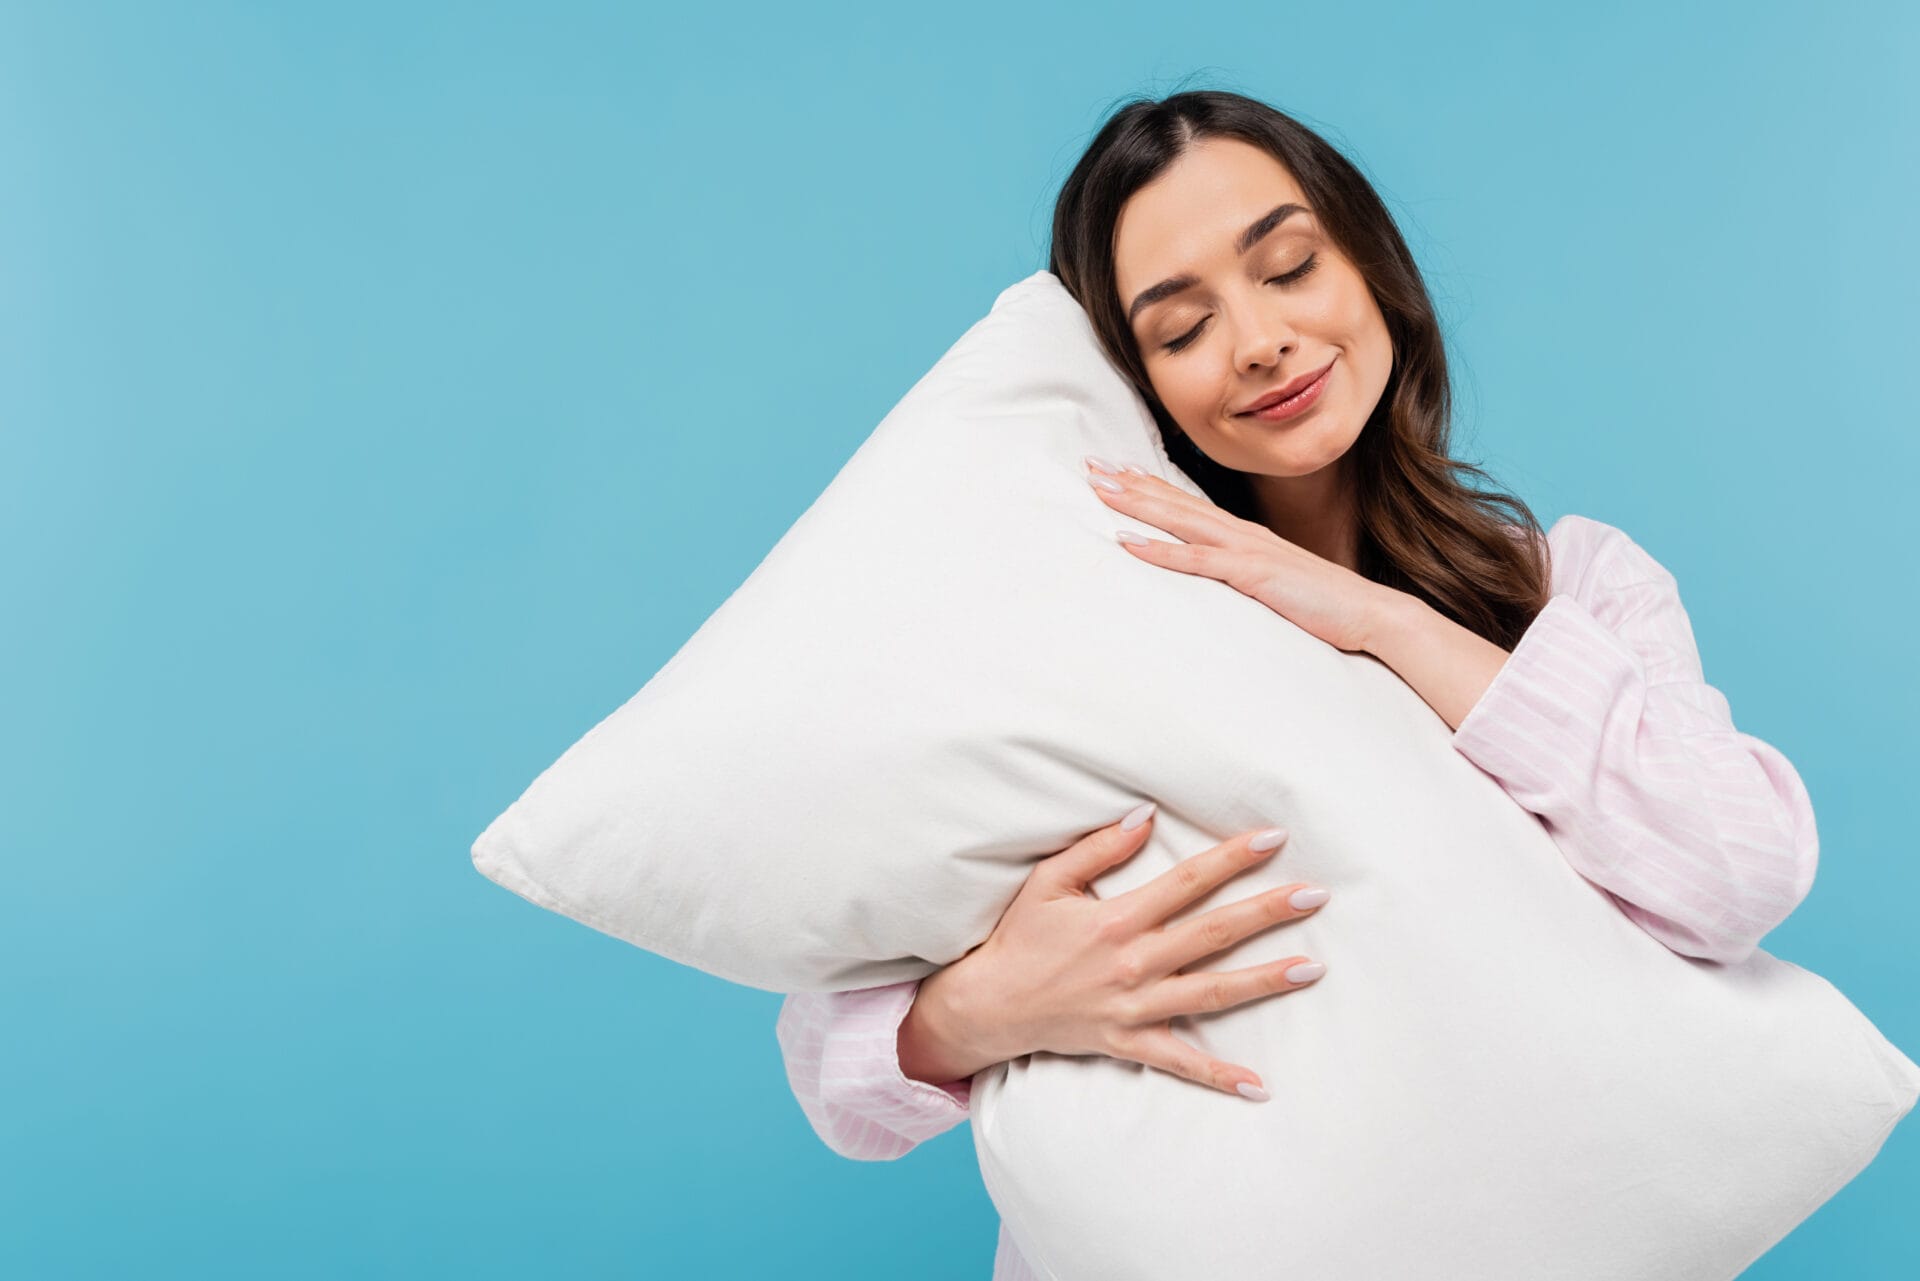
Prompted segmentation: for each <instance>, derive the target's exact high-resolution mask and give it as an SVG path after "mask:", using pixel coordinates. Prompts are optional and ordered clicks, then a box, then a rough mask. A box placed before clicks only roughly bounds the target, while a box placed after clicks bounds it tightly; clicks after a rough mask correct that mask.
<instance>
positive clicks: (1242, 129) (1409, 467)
mask: <svg viewBox="0 0 1920 1281" xmlns="http://www.w3.org/2000/svg"><path fill="white" fill-rule="evenodd" d="M1206 137H1226V138H1238V139H1240V140H1242V141H1244V142H1248V143H1251V144H1253V145H1254V146H1257V147H1260V148H1262V149H1263V150H1265V151H1267V152H1268V153H1270V154H1271V155H1272V156H1273V157H1274V158H1275V159H1276V160H1278V161H1279V162H1280V163H1281V164H1282V165H1284V166H1285V167H1286V169H1287V171H1288V172H1289V173H1291V174H1292V175H1293V178H1294V181H1295V182H1297V183H1299V185H1300V189H1301V190H1302V191H1303V192H1304V193H1305V194H1306V197H1307V200H1308V202H1309V204H1311V206H1312V207H1313V209H1314V211H1315V212H1316V213H1317V214H1318V216H1319V218H1320V221H1321V224H1322V225H1323V226H1324V227H1325V228H1326V231H1327V233H1328V235H1330V236H1331V237H1332V238H1333V241H1334V243H1335V244H1337V245H1339V246H1340V250H1341V252H1342V253H1344V254H1345V255H1346V256H1347V258H1348V259H1349V260H1350V261H1351V262H1352V263H1353V264H1354V265H1355V267H1356V268H1357V269H1358V270H1359V271H1360V273H1361V275H1362V276H1363V277H1364V278H1365V279H1366V281H1367V284H1368V287H1369V288H1370V289H1371V290H1372V292H1373V296H1374V301H1375V302H1376V304H1377V305H1378V306H1379V308H1380V311H1381V314H1382V315H1383V316H1384V317H1385V319H1386V324H1387V332H1388V333H1389V334H1390V335H1391V337H1392V340H1393V371H1392V373H1391V374H1390V375H1389V377H1388V380H1387V385H1386V388H1385V390H1384V391H1382V393H1381V395H1380V402H1379V404H1378V405H1377V406H1376V407H1375V409H1374V412H1373V415H1372V417H1370V418H1369V419H1368V420H1367V423H1366V425H1365V426H1364V427H1363V428H1362V429H1361V432H1360V435H1359V438H1358V439H1357V440H1355V441H1354V444H1353V447H1352V449H1351V450H1350V451H1349V454H1348V456H1349V458H1350V459H1351V463H1352V466H1353V479H1354V485H1355V500H1356V506H1357V511H1358V515H1359V524H1360V563H1359V571H1360V572H1361V573H1362V574H1363V575H1365V576H1366V577H1367V578H1370V579H1372V580H1374V581H1376V582H1380V583H1385V584H1386V585H1388V586H1390V587H1393V588H1396V589H1398V590H1401V591H1405V592H1409V593H1411V594H1413V595H1415V596H1418V597H1420V598H1421V599H1423V600H1425V601H1426V602H1427V603H1428V604H1430V605H1432V606H1433V607H1434V608H1435V609H1437V610H1439V611H1440V612H1441V613H1442V614H1444V615H1446V616H1447V617H1448V618H1451V619H1453V620H1454V621H1455V622H1457V623H1459V624H1460V625H1461V626H1463V627H1466V628H1468V629H1469V630H1471V631H1473V632H1475V633H1476V634H1478V635H1480V636H1483V637H1485V638H1487V639H1488V640H1490V641H1493V642H1494V643H1495V644H1497V645H1499V646H1500V647H1501V648H1503V649H1512V648H1513V647H1514V645H1515V644H1517V643H1518V641H1519V639H1520V635H1521V633H1522V632H1524V631H1525V630H1526V629H1527V627H1528V625H1529V624H1531V623H1532V621H1533V619H1534V616H1535V615H1537V614H1538V613H1539V612H1540V610H1541V609H1542V608H1543V607H1544V606H1545V605H1546V602H1547V596H1548V591H1549V586H1550V582H1551V579H1550V577H1549V566H1548V562H1547V550H1546V537H1545V533H1544V532H1543V531H1542V530H1541V528H1540V522H1539V521H1538V520H1536V519H1535V518H1534V515H1533V512H1532V510H1531V509H1530V508H1529V507H1528V506H1527V505H1526V503H1524V502H1522V501H1521V500H1520V499H1519V498H1518V497H1515V496H1514V495H1511V494H1508V493H1506V492H1504V491H1502V490H1500V489H1498V488H1497V487H1495V486H1494V485H1493V484H1492V478H1491V477H1490V476H1488V474H1487V473H1486V472H1484V471H1482V470H1481V469H1480V468H1478V467H1475V466H1473V465H1472V464H1470V463H1465V462H1460V461H1457V460H1455V459H1454V458H1452V457H1451V456H1450V455H1449V451H1448V438H1449V430H1450V423H1451V420H1452V413H1453V400H1452V389H1451V384H1450V383H1449V381H1448V377H1447V355H1446V344H1445V341H1444V339H1443V338H1442V336H1441V333H1440V325H1439V322H1438V321H1437V319H1436V318H1435V316H1434V310H1433V304H1432V302H1431V301H1430V300H1429V298H1428V297H1427V288H1426V283H1425V281H1423V280H1422V279H1421V277H1420V270H1419V268H1418V267H1417V266H1415V264H1414V260H1413V255H1412V253H1410V252H1409V251H1408V249H1407V245H1406V241H1405V240H1403V239H1402V238H1401V235H1400V229H1399V228H1398V227H1397V226H1395V224H1394V221H1393V217H1392V215H1391V214H1389V213H1388V212H1387V209H1386V206H1385V205H1384V204H1382V203H1381V200H1380V197H1379V196H1378V195H1377V194H1376V193H1375V191H1374V189H1373V186H1372V184H1370V183H1369V182H1368V181H1367V180H1366V179H1365V178H1364V177H1362V176H1361V174H1360V172H1359V170H1358V169H1356V168H1355V167H1354V166H1353V164H1352V163H1350V162H1349V161H1348V160H1347V158H1346V157H1345V156H1343V155H1341V154H1340V152H1339V151H1337V150H1336V149H1335V148H1334V147H1333V146H1332V145H1331V144H1330V143H1328V142H1327V141H1326V140H1325V139H1323V138H1321V137H1320V136H1319V135H1318V134H1316V133H1314V132H1313V131H1312V130H1310V129H1308V128H1307V127H1306V126H1305V125H1302V124H1301V123H1299V122H1298V121H1296V120H1294V119H1293V118H1292V117H1290V116H1287V115H1285V114H1283V113H1281V112H1280V111H1277V110H1275V109H1274V108H1273V107H1270V106H1268V105H1267V104H1266V103H1263V102H1260V101H1257V100H1255V99H1253V98H1248V97H1244V96H1242V95H1240V94H1237V93H1228V92H1224V91H1220V90H1195V91H1191V92H1185V93H1176V94H1173V95H1171V96H1169V97H1166V98H1161V99H1158V100H1155V99H1149V98H1135V99H1132V100H1130V101H1128V102H1126V103H1124V104H1123V105H1122V106H1121V107H1120V108H1119V110H1117V111H1116V112H1115V113H1114V114H1113V115H1112V116H1110V117H1109V118H1108V120H1107V122H1106V123H1105V124H1104V125H1102V126H1101V128H1100V131H1099V133H1098V134H1097V135H1096V136H1095V137H1094V140H1093V142H1092V143H1091V144H1090V145H1089V146H1088V148H1087V150H1086V153H1085V154H1084V155H1083V156H1081V157H1080V160H1079V163H1078V164H1076V165H1075V166H1074V169H1073V172H1072V173H1071V174H1070V175H1069V176H1068V177H1067V180H1066V184H1065V185H1064V186H1063V187H1062V188H1061V191H1060V197H1059V199H1058V200H1057V201H1056V202H1055V204H1054V210H1053V245H1052V249H1051V252H1050V255H1049V262H1048V264H1047V268H1048V270H1049V271H1051V272H1052V273H1053V274H1054V275H1055V276H1056V277H1058V278H1059V280H1060V282H1061V283H1062V284H1063V285H1065V286H1066V288H1067V292H1068V293H1070V294H1071V295H1072V296H1073V297H1074V299H1075V300H1076V301H1078V302H1079V303H1080V305H1081V307H1082V308H1083V309H1084V310H1085V311H1086V313H1087V316H1088V318H1089V319H1090V320H1091V321H1092V324H1093V329H1094V332H1095V333H1096V334H1097V335H1098V336H1099V339H1100V343H1101V345H1102V346H1103V347H1104V348H1105V349H1106V351H1107V354H1108V356H1109V357H1110V358H1111V359H1112V360H1113V362H1114V363H1115V364H1116V365H1117V366H1118V367H1119V368H1120V369H1121V370H1122V371H1123V372H1124V373H1125V374H1126V376H1127V378H1128V379H1129V380H1130V381H1131V382H1132V383H1133V385H1134V387H1135V389H1136V390H1138V391H1139V393H1140V394H1141V396H1142V397H1144V398H1145V400H1146V402H1147V405H1148V406H1149V408H1151V409H1152V411H1153V416H1154V419H1155V421H1157V422H1158V423H1159V426H1160V432H1161V436H1162V438H1163V440H1164V441H1165V443H1166V445H1167V452H1168V454H1169V456H1170V457H1172V459H1173V461H1174V462H1175V463H1176V464H1177V465H1178V466H1179V467H1180V469H1181V470H1182V471H1184V472H1186V473H1187V475H1188V476H1190V477H1192V478H1193V480H1194V483H1195V484H1197V485H1199V486H1200V488H1201V489H1202V490H1204V491H1205V492H1206V494H1207V496H1208V497H1209V498H1211V499H1212V500H1213V501H1214V502H1215V503H1216V504H1218V505H1219V506H1220V507H1221V508H1223V509H1225V510H1226V511H1228V512H1230V513H1232V514H1233V515H1235V516H1239V517H1241V518H1242V519H1245V520H1254V521H1258V520H1260V516H1259V514H1258V511H1257V508H1256V506H1255V503H1254V491H1253V486H1252V483H1251V480H1250V478H1249V476H1248V474H1247V473H1245V472H1241V471H1237V470H1235V469H1233V468H1231V467H1226V466H1223V465H1221V464H1219V463H1217V462H1215V461H1214V460H1213V459H1211V458H1209V457H1208V456H1207V455H1206V454H1205V453H1203V452H1201V450H1200V448H1199V447H1198V446H1197V445H1195V444H1194V443H1193V441H1192V440H1191V439H1189V438H1188V436H1187V435H1186V433H1185V432H1183V431H1181V430H1180V426H1179V424H1178V423H1176V422H1174V421H1173V418H1172V416H1171V415H1170V414H1168V413H1167V411H1166V408H1165V406H1163V405H1162V404H1161V403H1160V399H1159V397H1157V396H1156V395H1154V391H1153V385H1152V383H1151V382H1150V381H1149V380H1148V377H1147V372H1146V365H1145V363H1144V362H1143V361H1142V359H1141V357H1140V352H1139V348H1138V345H1137V344H1136V342H1135V340H1134V337H1133V331H1132V328H1131V326H1129V325H1128V324H1127V319H1126V316H1125V314H1124V313H1123V312H1122V310H1121V305H1120V299H1119V297H1118V294H1117V285H1116V283H1115V275H1114V255H1113V244H1114V227H1115V225H1116V224H1117V223H1118V222H1119V219H1120V210H1121V207H1122V206H1123V205H1125V204H1126V202H1127V198H1128V197H1129V196H1131V195H1132V194H1133V193H1134V192H1135V191H1137V190H1139V189H1140V188H1141V187H1143V186H1145V185H1146V184H1147V183H1149V182H1151V181H1153V179H1154V178H1156V177H1157V176H1159V174H1160V173H1161V172H1162V171H1164V170H1165V169H1166V168H1167V167H1168V166H1169V165H1171V164H1172V163H1173V161H1174V160H1175V159H1176V158H1178V157H1179V156H1180V155H1181V153H1182V152H1183V151H1184V150H1185V149H1186V148H1187V147H1188V146H1189V145H1190V144H1191V143H1192V142H1193V141H1194V140H1195V139H1198V138H1206ZM1467 477H1475V478H1478V479H1479V480H1481V481H1485V482H1487V484H1486V485H1485V486H1484V487H1475V486H1473V485H1470V484H1468V483H1467V482H1466V480H1465V479H1464V478H1467Z"/></svg>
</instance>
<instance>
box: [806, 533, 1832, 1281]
mask: <svg viewBox="0 0 1920 1281" xmlns="http://www.w3.org/2000/svg"><path fill="white" fill-rule="evenodd" d="M1547 546H1548V550H1549V555H1550V559H1551V566H1552V597H1551V599H1550V600H1549V601H1548V603H1547V605H1546V607H1545V608H1544V609H1543V610H1542V611H1541V612H1540V614H1539V616H1538V617H1536V618H1535V619H1534V621H1533V623H1532V624H1531V625H1530V626H1529V627H1528V628H1527V630H1526V632H1525V633H1524V634H1523V635H1522V636H1521V637H1520V640H1519V642H1518V643H1517V644H1516V645H1515V646H1514V649H1513V653H1512V654H1511V655H1510V656H1509V657H1508V659H1507V661H1506V663H1505V664H1504V665H1503V666H1502V667H1501V668H1500V671H1499V672H1498V673H1497V674H1496V675H1495V677H1494V680H1493V683H1492V684H1491V685H1489V686H1488V687H1487V690H1486V692H1485V693H1484V694H1482V695H1481V697H1480V700H1479V701H1478V702H1477V703H1475V704H1474V705H1473V708H1472V710H1471V711H1470V712H1468V714H1467V717H1466V719H1465V720H1463V721H1462V722H1461V723H1460V726H1459V728H1458V729H1457V730H1456V731H1455V732H1454V735H1453V740H1452V741H1453V745H1454V747H1455V748H1456V749H1457V750H1459V751H1460V752H1461V753H1463V754H1464V755H1465V756H1466V757H1467V759H1468V760H1470V761H1472V762H1473V763H1474V764H1475V765H1476V766H1478V767H1479V768H1480V769H1482V770H1484V771H1486V772H1487V773H1488V774H1490V775H1492V776H1493V777H1494V778H1495V779H1496V780H1498V781H1499V783H1500V784H1501V786H1502V787H1503V788H1504V789H1505V790H1506V791H1507V793H1508V794H1509V795H1510V796H1512V797H1513V799H1514V800H1515V801H1517V802H1519V803H1520V804H1521V805H1523V806H1525V807H1526V808H1527V809H1528V810H1529V811H1531V812H1532V813H1534V814H1537V815H1539V816H1540V818H1541V819H1542V820H1543V821H1544V824H1545V826H1546V828H1547V830H1548V832H1549V833H1551V834H1552V836H1553V838H1554V841H1555V843H1556V844H1557V845H1558V846H1559V848H1560V850H1561V852H1562V853H1563V854H1564V855H1565V856H1566V858H1567V860H1568V862H1570V863H1571V864H1572V865H1573V867H1574V868H1575V870H1577V871H1578V872H1579V873H1580V874H1581V875H1582V876H1584V877H1586V878H1587V879H1588V880H1589V881H1592V882H1593V883H1595V884H1596V885H1598V886H1600V887H1601V888H1602V889H1603V890H1605V891H1606V892H1607V895H1608V897H1609V898H1611V899H1612V900H1613V901H1614V902H1615V903H1617V904H1618V905H1619V907H1620V910H1621V911H1622V912H1625V913H1626V914H1627V916H1628V917H1629V918H1630V919H1631V920H1633V921H1634V922H1635V923H1636V924H1638V925H1639V926H1640V927H1641V928H1643V929H1645V930H1646V931H1647V932H1648V933H1649V934H1651V935H1653V936H1654V937H1655V938H1657V939H1659V940H1660V941H1661V942H1662V943H1664V944H1666V945H1667V946H1668V947H1669V948H1671V949H1673V950H1674V951H1676V952H1680V953H1682V954H1684V955H1687V956H1694V957H1701V958H1704V959H1707V960H1710V961H1719V962H1737V961H1740V960H1743V959H1744V958H1746V957H1747V956H1749V955H1750V954H1752V952H1753V950H1754V949H1755V948H1756V947H1758V946H1759V943H1760V940H1761V938H1762V937H1763V936H1764V935H1765V934H1766V933H1767V932H1768V931H1769V930H1771V929H1772V928H1773V927H1774V926H1776V925H1778V924H1779V923H1780V922H1781V921H1782V920H1784V919H1786V917H1787V915H1788V913H1790V912H1792V911H1793V909H1794V908H1795V907H1797V906H1799V904H1800V902H1801V900H1802V899H1804V898H1805V897H1806V894H1807V891H1808V889H1809V888H1811V886H1812V884H1813V874H1814V867H1815V865H1816V863H1817V862H1818V859H1819V848H1820V846H1819V838H1818V836H1817V834H1816V832H1815V830H1814V821H1813V806H1812V803H1811V801H1810V800H1809V799H1808V796H1807V789H1806V787H1805V785H1804V784H1802V782H1801V780H1800V776H1799V774H1798V773H1797V772H1796V771H1795V770H1794V768H1793V766H1792V765H1791V764H1789V763H1788V761H1787V759H1786V757H1785V756H1783V755H1781V754H1780V752H1778V751H1777V750H1775V749H1774V748H1773V747H1771V746H1769V745H1768V744H1767V743H1764V742H1762V741H1761V740H1760V739H1757V738H1755V737H1753V736H1752V735H1750V734H1743V733H1741V732H1740V731H1739V730H1737V729H1735V728H1734V726H1733V717H1732V714H1731V711H1730V709H1729V707H1728V704H1727V699H1726V696H1725V695H1723V694H1722V693H1721V692H1720V691H1719V690H1717V689H1715V688H1714V687H1713V686H1711V685H1709V684H1707V682H1706V680H1705V678H1704V676H1703V674H1702V671H1701V664H1700V656H1699V652H1698V650H1697V648H1696V646H1695V644H1694V638H1693V628H1692V625H1691V624H1690V623H1689V622H1688V619H1687V613H1686V610H1685V609H1683V608H1682V607H1681V604H1680V594H1679V591H1678V587H1677V584H1676V582H1675V580H1674V577H1673V575H1672V574H1671V573H1669V572H1668V571H1667V570H1666V568H1665V567H1663V566H1662V565H1661V564H1660V563H1659V562H1658V561H1656V560H1654V558H1653V557H1652V556H1650V555H1649V554H1648V553H1647V552H1646V551H1645V550H1644V549H1642V548H1641V547H1640V545H1639V544H1637V543H1635V542H1634V541H1633V540H1632V539H1630V538H1629V537H1627V535H1626V534H1625V533H1623V532H1621V531H1620V530H1618V529H1616V528H1614V527H1613V526H1611V525H1608V524H1605V523H1603V522H1601V521H1597V520H1592V519H1589V518H1587V517H1585V516H1571V515H1569V516H1563V517H1562V518H1561V519H1560V520H1558V521H1556V522H1554V525H1553V528H1552V529H1550V530H1548V531H1547ZM1335 893H1338V888H1337V887H1336V888H1335ZM919 987H920V985H919V982H918V981H917V980H916V981H909V982H903V983H893V984H889V985H887V986H884V987H873V988H862V989H860V990H858V991H852V992H801V993H795V994H793V995H790V996H788V997H787V998H786V1001H785V1002H784V1003H783V1004H782V1006H781V1008H780V1016H779V1021H778V1024H777V1027H776V1034H777V1037H778V1040H779V1043H780V1051H781V1053H782V1055H783V1056H784V1057H785V1061H786V1070H787V1079H788V1081H789V1082H790V1083H791V1085H792V1087H793V1092H794V1095H795V1096H796V1097H797V1098H798V1099H799V1102H800V1107H801V1110H802V1111H803V1112H804V1113H805V1114H806V1117H807V1120H808V1121H809V1122H810V1123H811V1124H812V1126H813V1128H814V1130H815V1132H816V1133H818V1134H819V1136H820V1137H821V1138H822V1139H823V1140H825V1141H826V1143H827V1145H828V1146H829V1147H831V1148H832V1149H833V1150H834V1151H835V1152H838V1153H840V1154H841V1155H842V1156H847V1157H851V1158H853V1159H854V1160H857V1161H891V1160H894V1159H896V1158H898V1157H901V1156H904V1155H905V1154H906V1153H907V1152H909V1151H911V1150H912V1149H913V1148H914V1147H915V1146H916V1145H918V1144H919V1143H920V1142H922V1141H923V1140H925V1139H929V1138H932V1137H933V1136H934V1135H936V1134H940V1133H943V1132H944V1131H946V1130H949V1129H951V1128H952V1127H954V1126H955V1125H958V1124H959V1123H960V1122H961V1121H963V1120H965V1119H966V1116H967V1110H968V1104H969V1102H970V1095H971V1093H972V1081H971V1080H965V1081H950V1082H948V1083H946V1084H945V1085H929V1084H927V1083H925V1082H923V1081H914V1080H910V1079H908V1078H907V1077H906V1076H905V1075H904V1074H903V1073H902V1072H901V1071H900V1058H899V1039H898V1038H899V1028H900V1022H901V1020H902V1019H903V1018H905V1017H906V1012H907V1008H908V1007H909V1006H910V1005H912V1003H913V999H914V996H915V994H916V993H917V992H918V991H919ZM993 1281H1039V1279H1038V1277H1037V1276H1036V1274H1035V1273H1034V1272H1033V1270H1032V1269H1031V1267H1030V1266H1029V1265H1028V1264H1027V1262H1026V1260H1025V1259H1023V1258H1022V1257H1021V1256H1020V1253H1019V1250H1018V1248H1017V1247H1016V1246H1015V1244H1014V1242H1013V1239H1012V1237H1011V1236H1009V1234H1008V1232H1007V1229H1006V1227H1005V1225H1004V1224H1003V1225H1002V1226H1001V1228H1000V1237H999V1245H998V1247H997V1250H996V1252H995V1255H994V1263H993Z"/></svg>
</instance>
